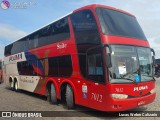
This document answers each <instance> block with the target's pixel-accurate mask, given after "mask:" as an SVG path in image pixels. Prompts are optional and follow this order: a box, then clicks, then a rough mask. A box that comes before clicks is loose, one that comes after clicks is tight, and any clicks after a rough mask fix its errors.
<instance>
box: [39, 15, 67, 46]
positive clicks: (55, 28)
mask: <svg viewBox="0 0 160 120" xmlns="http://www.w3.org/2000/svg"><path fill="white" fill-rule="evenodd" d="M38 32H39V34H40V36H39V39H38V47H39V46H43V45H47V44H51V43H55V42H59V41H61V40H66V39H68V38H69V37H70V30H69V24H68V18H67V17H66V18H63V19H61V20H59V21H57V22H55V23H52V24H51V25H49V26H47V27H45V28H43V29H41V30H39V31H38Z"/></svg>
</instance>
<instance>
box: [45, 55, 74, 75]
mask: <svg viewBox="0 0 160 120" xmlns="http://www.w3.org/2000/svg"><path fill="white" fill-rule="evenodd" d="M48 62H49V63H48V64H49V65H48V66H49V76H60V77H69V76H71V74H72V61H71V56H69V55H65V56H61V57H52V58H48Z"/></svg>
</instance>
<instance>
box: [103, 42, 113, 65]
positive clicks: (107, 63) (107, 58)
mask: <svg viewBox="0 0 160 120" xmlns="http://www.w3.org/2000/svg"><path fill="white" fill-rule="evenodd" d="M104 47H106V49H107V51H106V52H107V53H106V66H107V67H108V68H110V67H112V62H111V53H112V48H111V46H110V45H108V44H105V45H104Z"/></svg>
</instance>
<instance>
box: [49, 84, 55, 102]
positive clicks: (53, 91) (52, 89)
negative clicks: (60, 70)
mask: <svg viewBox="0 0 160 120" xmlns="http://www.w3.org/2000/svg"><path fill="white" fill-rule="evenodd" d="M50 99H51V104H57V98H56V88H55V86H54V84H53V83H52V84H51V90H50Z"/></svg>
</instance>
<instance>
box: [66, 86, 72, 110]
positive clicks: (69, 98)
mask: <svg viewBox="0 0 160 120" xmlns="http://www.w3.org/2000/svg"><path fill="white" fill-rule="evenodd" d="M66 103H67V107H68V109H73V108H74V94H73V90H72V88H71V86H70V85H67V88H66Z"/></svg>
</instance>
